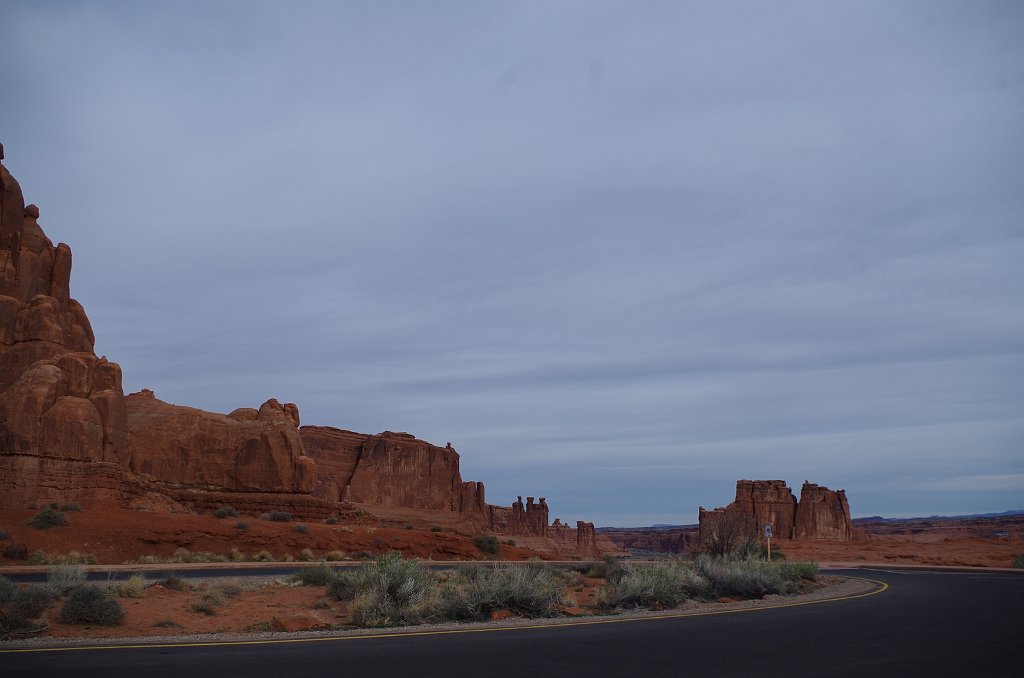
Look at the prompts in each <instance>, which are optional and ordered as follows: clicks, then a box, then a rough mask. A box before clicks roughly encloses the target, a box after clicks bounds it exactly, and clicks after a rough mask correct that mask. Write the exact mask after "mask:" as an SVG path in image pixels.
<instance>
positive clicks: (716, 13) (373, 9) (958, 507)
mask: <svg viewBox="0 0 1024 678" xmlns="http://www.w3.org/2000/svg"><path fill="white" fill-rule="evenodd" d="M0 82H2V83H3V87H2V90H0V91H2V95H0V97H2V103H0V142H3V143H4V145H5V147H6V152H7V159H6V160H5V164H6V165H7V167H8V168H10V169H11V171H12V172H13V173H14V175H15V176H16V177H17V178H18V179H19V181H20V182H21V185H22V188H23V189H24V191H25V196H26V200H27V201H29V202H35V203H37V204H38V205H39V206H40V209H41V212H42V215H41V218H40V223H41V224H42V225H43V227H44V229H45V230H46V232H47V234H48V235H49V236H50V237H51V238H52V239H53V240H54V241H55V242H56V241H64V242H67V243H69V244H70V245H71V247H72V249H73V250H74V253H75V268H74V276H73V280H72V284H73V288H72V292H73V294H74V296H75V297H77V298H78V299H79V300H80V301H82V303H83V304H84V305H85V307H86V310H87V311H88V313H89V316H90V318H91V320H92V323H93V327H94V329H95V331H96V336H97V341H96V351H97V353H99V354H103V355H106V356H108V357H109V358H111V359H112V360H115V361H117V362H119V363H120V364H121V366H122V368H123V370H124V388H125V391H126V392H128V391H136V390H139V389H141V388H143V387H148V388H152V389H153V390H154V391H156V394H157V397H159V398H161V399H163V400H166V401H168V402H173V403H177V404H183V405H192V406H197V407H202V408H204V409H209V410H214V411H219V412H228V411H230V410H232V409H234V408H236V407H242V406H255V407H258V406H259V405H260V403H262V402H263V401H264V400H266V399H267V398H270V397H276V398H278V399H279V400H281V401H293V402H296V403H298V405H299V408H300V411H301V414H302V420H303V423H306V424H322V425H332V426H338V427H341V428H348V429H352V430H356V431H361V432H367V433H376V432H379V431H383V430H394V431H409V432H411V433H414V434H415V435H417V436H418V437H421V438H424V439H426V440H428V441H431V442H433V443H436V444H440V445H444V444H445V442H447V441H451V442H452V443H453V445H454V446H455V447H456V448H457V449H458V450H459V451H460V453H461V454H462V472H463V477H464V478H465V479H467V480H483V481H484V482H485V483H486V485H487V498H488V500H489V501H490V502H492V503H498V504H508V503H511V502H512V501H514V500H515V497H516V495H524V496H525V495H534V496H545V497H547V498H548V503H549V504H550V505H551V507H552V518H555V517H560V518H562V519H564V520H568V521H575V520H577V519H587V520H594V521H595V522H597V524H599V525H649V524H653V523H692V522H695V521H696V517H697V506H698V505H701V504H703V505H704V506H706V507H712V506H721V505H724V504H726V503H728V502H729V501H730V500H731V499H732V496H733V492H734V483H735V481H736V480H737V479H739V478H763V479H770V478H781V479H785V480H787V481H789V482H790V483H791V484H792V486H793V489H794V491H795V492H799V485H800V484H801V483H802V482H803V481H804V480H805V479H806V480H810V481H812V482H818V483H822V484H825V485H828V486H829V487H832V488H845V489H846V490H847V494H848V496H849V498H850V504H851V509H852V511H853V514H854V515H855V516H858V515H860V516H864V515H872V514H883V515H887V516H908V515H928V514H934V513H946V514H953V513H972V512H983V511H1002V510H1006V509H1024V359H1022V358H1024V310H1022V308H1024V306H1022V299H1024V265H1022V262H1024V4H1021V3H1019V2H1013V1H1007V2H980V1H976V0H970V1H967V0H965V1H964V2H959V3H947V2H937V1H928V2H891V1H890V0H883V1H880V2H849V3H845V2H844V3H838V2H835V3H834V2H821V1H819V0H814V1H812V2H807V3H800V2H779V3H765V2H741V3H728V2H718V1H715V2H710V1H708V2H702V3H686V2H678V1H672V2H665V3H656V2H622V3H603V2H579V3H577V2H557V1H556V2H550V1H545V2H537V3H499V2H478V1H475V0H474V1H469V2H464V3H456V2H410V3H384V2H378V1H373V2H294V3H291V2H290V3H280V2H265V3H260V2H208V1H203V2H163V3H157V2H146V3H138V2H134V1H133V2H125V3H116V2H103V3H84V2H82V3H52V2H40V1H39V0H32V1H31V2H20V1H12V0H5V2H3V4H2V5H0Z"/></svg>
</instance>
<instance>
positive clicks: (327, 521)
mask: <svg viewBox="0 0 1024 678" xmlns="http://www.w3.org/2000/svg"><path fill="white" fill-rule="evenodd" d="M324 524H325V525H337V524H338V516H328V517H327V518H324Z"/></svg>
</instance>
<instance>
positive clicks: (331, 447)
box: [299, 426, 486, 515]
mask: <svg viewBox="0 0 1024 678" xmlns="http://www.w3.org/2000/svg"><path fill="white" fill-rule="evenodd" d="M299 435H300V437H301V439H302V443H303V445H304V446H305V449H306V451H307V454H309V455H310V456H311V457H312V458H313V459H315V460H316V462H317V464H318V465H319V469H320V473H319V476H318V478H317V483H316V489H315V492H316V495H317V496H319V497H323V498H325V499H331V500H334V501H337V500H339V499H344V500H345V501H353V502H356V503H361V504H377V505H381V506H404V507H407V508H418V509H429V510H434V511H458V512H461V513H479V514H481V515H482V514H483V513H484V512H485V510H486V504H485V502H484V485H483V483H477V482H464V481H463V480H462V475H461V474H460V473H459V453H458V452H456V451H455V449H454V448H452V447H451V446H450V445H449V446H448V447H437V446H436V445H431V444H430V443H428V442H425V441H423V440H419V439H417V438H415V437H414V436H411V435H409V434H408V433H392V432H390V431H385V432H384V433H380V434H378V435H367V434H364V433H353V432H352V431H343V430H341V429H337V428H332V427H329V426H303V427H302V428H301V429H299Z"/></svg>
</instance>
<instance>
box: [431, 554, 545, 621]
mask: <svg viewBox="0 0 1024 678" xmlns="http://www.w3.org/2000/svg"><path fill="white" fill-rule="evenodd" d="M564 602H565V594H564V586H563V582H562V580H561V578H560V577H559V576H558V574H557V573H556V572H555V571H554V570H551V569H550V568H538V567H522V566H517V565H513V566H502V567H496V568H482V567H481V568H473V569H471V570H466V571H464V572H460V573H459V574H457V575H456V576H455V577H453V578H452V579H451V580H450V581H449V582H448V585H447V586H445V588H444V589H443V590H442V592H441V606H440V610H441V614H442V615H443V616H445V617H449V618H452V619H465V620H469V619H476V620H482V619H487V618H489V617H490V614H491V613H492V612H494V611H495V610H509V611H512V612H515V613H516V614H518V615H520V616H524V617H551V616H554V615H555V614H557V613H558V610H557V608H556V607H555V606H556V605H560V604H563V603H564Z"/></svg>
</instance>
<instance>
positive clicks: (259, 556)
mask: <svg viewBox="0 0 1024 678" xmlns="http://www.w3.org/2000/svg"><path fill="white" fill-rule="evenodd" d="M252 559H253V560H255V561H256V562H257V563H272V562H274V560H276V559H275V558H274V554H273V553H271V552H270V551H268V550H266V549H263V550H262V551H260V552H259V553H254V554H252Z"/></svg>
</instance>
